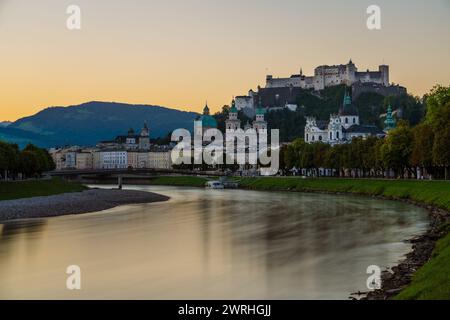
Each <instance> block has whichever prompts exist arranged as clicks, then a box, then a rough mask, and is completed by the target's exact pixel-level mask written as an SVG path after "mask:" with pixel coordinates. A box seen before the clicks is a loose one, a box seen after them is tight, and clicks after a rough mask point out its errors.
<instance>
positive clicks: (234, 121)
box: [225, 99, 241, 130]
mask: <svg viewBox="0 0 450 320" xmlns="http://www.w3.org/2000/svg"><path fill="white" fill-rule="evenodd" d="M240 128H241V120H239V119H238V109H237V108H236V105H235V100H234V99H233V101H232V102H231V108H230V111H229V113H228V119H227V120H225V129H226V130H237V129H240Z"/></svg>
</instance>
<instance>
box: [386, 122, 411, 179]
mask: <svg viewBox="0 0 450 320" xmlns="http://www.w3.org/2000/svg"><path fill="white" fill-rule="evenodd" d="M412 143H413V136H412V133H411V129H410V128H409V126H408V124H407V123H406V122H404V121H400V122H399V125H398V127H397V128H396V129H393V130H391V131H390V132H389V135H388V136H387V138H386V140H385V142H384V144H383V146H382V147H381V156H382V159H383V163H384V166H385V167H386V168H391V169H393V170H394V172H395V175H396V176H400V177H402V178H403V173H404V171H405V169H410V157H411V153H412ZM410 171H411V170H410ZM411 172H412V171H411Z"/></svg>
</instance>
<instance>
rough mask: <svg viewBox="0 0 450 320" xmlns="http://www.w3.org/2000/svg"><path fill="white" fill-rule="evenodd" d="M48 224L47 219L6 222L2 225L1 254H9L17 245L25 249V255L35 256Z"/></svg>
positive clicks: (0, 233)
mask: <svg viewBox="0 0 450 320" xmlns="http://www.w3.org/2000/svg"><path fill="white" fill-rule="evenodd" d="M46 226H47V221H46V220H45V219H42V220H35V219H34V220H21V221H7V222H4V223H3V224H1V225H0V227H1V229H0V256H3V255H7V254H8V253H9V252H11V251H12V250H13V249H14V247H17V246H20V248H21V249H23V250H24V255H25V256H27V257H31V256H33V254H34V253H35V252H36V251H37V250H36V249H37V247H38V246H39V240H40V239H41V238H42V235H43V234H44V233H45V232H44V231H45V228H46Z"/></svg>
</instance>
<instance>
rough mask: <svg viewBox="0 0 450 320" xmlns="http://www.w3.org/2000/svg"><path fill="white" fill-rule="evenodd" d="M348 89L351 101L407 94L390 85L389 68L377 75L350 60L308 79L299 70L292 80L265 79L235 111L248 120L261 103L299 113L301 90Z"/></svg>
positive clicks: (382, 68)
mask: <svg viewBox="0 0 450 320" xmlns="http://www.w3.org/2000/svg"><path fill="white" fill-rule="evenodd" d="M338 85H347V86H348V87H351V88H352V91H351V93H352V97H353V99H357V98H358V96H359V95H360V94H361V93H364V92H374V93H378V94H380V95H383V96H398V95H402V94H406V93H407V91H406V88H404V87H402V86H399V85H394V84H390V83H389V66H388V65H384V64H383V65H380V66H379V67H378V71H370V70H366V71H362V72H360V71H358V68H357V67H356V65H355V64H354V63H353V61H352V60H351V59H350V61H349V62H348V63H347V64H340V65H333V66H328V65H323V66H319V67H317V68H315V70H314V75H313V76H306V75H304V74H303V71H302V70H300V73H299V74H294V75H291V76H290V77H289V78H274V77H273V76H272V75H267V76H266V85H265V87H264V88H262V87H259V86H258V89H257V91H254V90H250V91H249V92H248V95H244V96H237V97H236V108H237V109H238V110H243V111H244V112H245V113H246V114H247V115H248V116H252V115H254V113H255V109H256V107H257V105H258V103H260V104H261V106H262V107H263V108H265V109H267V110H268V111H274V110H280V109H285V108H287V109H290V110H292V111H294V110H296V109H297V107H298V106H297V101H298V97H299V95H300V94H301V92H302V90H310V91H314V92H315V93H314V94H316V95H317V96H320V91H321V90H324V89H325V88H328V87H333V86H338Z"/></svg>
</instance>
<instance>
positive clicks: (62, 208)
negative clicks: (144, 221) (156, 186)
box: [0, 189, 169, 221]
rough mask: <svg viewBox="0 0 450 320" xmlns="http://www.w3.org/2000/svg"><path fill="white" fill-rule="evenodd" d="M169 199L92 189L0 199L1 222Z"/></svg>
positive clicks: (131, 192)
mask: <svg viewBox="0 0 450 320" xmlns="http://www.w3.org/2000/svg"><path fill="white" fill-rule="evenodd" d="M168 199H169V197H166V196H163V195H160V194H156V193H152V192H144V191H134V190H107V189H91V190H86V191H83V192H74V193H64V194H59V195H54V196H47V197H35V198H26V199H17V200H6V201H0V221H2V220H11V219H24V218H40V217H54V216H62V215H67V214H80V213H88V212H96V211H102V210H106V209H111V208H114V207H117V206H120V205H125V204H137V203H150V202H157V201H166V200H168Z"/></svg>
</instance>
